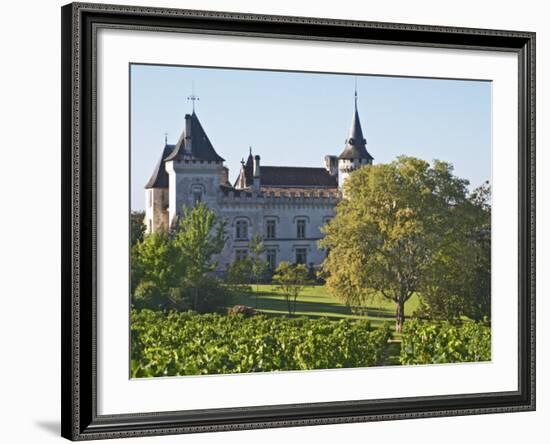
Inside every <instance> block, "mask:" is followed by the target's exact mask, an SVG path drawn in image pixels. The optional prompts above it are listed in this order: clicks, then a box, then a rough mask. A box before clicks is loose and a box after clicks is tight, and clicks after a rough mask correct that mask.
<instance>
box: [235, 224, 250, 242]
mask: <svg viewBox="0 0 550 444" xmlns="http://www.w3.org/2000/svg"><path fill="white" fill-rule="evenodd" d="M235 239H241V240H242V239H248V221H246V220H244V219H240V220H238V221H237V222H236V223H235Z"/></svg>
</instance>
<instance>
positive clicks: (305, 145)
mask: <svg viewBox="0 0 550 444" xmlns="http://www.w3.org/2000/svg"><path fill="white" fill-rule="evenodd" d="M356 78H357V89H358V97H359V100H358V108H359V116H360V118H361V123H362V126H363V132H364V134H365V137H366V139H367V149H368V151H369V152H370V153H371V155H372V156H373V157H374V162H375V163H386V162H391V161H392V160H393V159H395V158H396V157H397V156H399V155H401V154H406V155H411V156H416V157H420V158H422V159H425V160H428V161H432V160H433V159H440V160H444V161H447V162H450V163H452V164H453V165H454V167H455V174H456V175H458V176H460V177H463V178H466V179H468V180H470V183H471V186H472V187H475V186H478V185H480V184H481V183H482V182H483V181H485V180H488V179H490V176H491V83H490V82H487V81H468V80H442V79H422V78H404V77H381V76H366V75H362V76H357V77H356V76H353V75H346V74H316V73H296V72H277V71H256V70H240V69H213V68H191V67H173V66H153V65H132V67H131V137H132V141H131V207H132V210H140V209H143V207H144V198H145V193H144V188H143V187H144V185H145V183H146V182H147V180H148V178H149V176H150V175H151V173H152V171H153V169H154V166H155V164H156V162H157V161H158V158H159V156H160V154H161V152H162V148H163V146H164V133H165V132H166V133H168V143H176V141H177V139H178V138H179V136H180V133H181V131H182V129H183V127H184V116H185V114H186V113H190V112H191V110H192V105H191V102H190V101H188V100H187V97H188V96H189V95H190V94H191V91H192V85H194V91H195V94H196V95H197V96H198V97H199V98H200V99H199V101H197V102H196V107H195V109H196V113H197V115H198V117H199V119H200V121H201V123H202V125H203V127H204V129H205V131H206V133H207V134H208V137H209V138H210V141H211V142H212V144H213V145H214V148H215V149H216V151H217V152H218V154H219V155H220V156H222V157H223V158H225V159H226V165H227V166H228V167H229V177H230V180H231V181H233V180H234V179H235V178H236V176H237V174H238V171H239V166H240V164H239V162H240V160H241V158H243V157H246V156H247V155H248V149H249V147H250V146H251V147H252V150H253V152H254V154H260V156H261V159H262V160H261V161H262V165H286V166H311V167H313V166H322V162H323V157H324V156H325V154H336V155H338V154H340V152H341V151H342V149H343V147H344V140H345V139H346V137H347V134H348V130H349V127H350V124H351V119H352V115H353V106H354V105H353V100H354V99H353V96H354V83H355V79H356Z"/></svg>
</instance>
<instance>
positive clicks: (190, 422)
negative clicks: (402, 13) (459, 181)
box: [61, 3, 535, 440]
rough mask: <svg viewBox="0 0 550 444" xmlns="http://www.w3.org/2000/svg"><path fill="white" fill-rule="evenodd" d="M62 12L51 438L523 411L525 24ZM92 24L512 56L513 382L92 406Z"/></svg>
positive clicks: (531, 91)
mask: <svg viewBox="0 0 550 444" xmlns="http://www.w3.org/2000/svg"><path fill="white" fill-rule="evenodd" d="M61 15H62V33H61V48H62V62H61V63H62V64H61V72H62V78H61V83H62V88H61V89H62V96H61V103H62V127H61V135H62V196H61V198H62V247H61V249H62V276H61V280H62V304H61V309H62V329H61V337H62V436H64V437H65V438H68V439H71V440H85V439H101V438H119V437H135V436H147V435H163V434H177V433H193V432H209V431H224V430H239V429H253V428H269V427H288V426H304V425H315V424H334V423H349V422H363V421H379V420H394V419H408V418H426V417H435V416H454V415H473V414H485V413H501V412H518V411H528V410H534V409H535V33H532V32H518V31H502V30H488V29H468V28H450V27H439V26H424V25H410V24H396V23H379V22H362V21H352V20H333V19H323V18H305V17H283V16H266V15H252V14H236V13H225V12H211V11H192V10H178V9H162V8H147V7H132V6H117V5H103V4H85V3H72V4H68V5H66V6H64V7H63V8H62V10H61ZM98 27H117V28H125V29H129V30H132V29H144V28H146V29H148V30H153V31H154V30H163V31H166V30H169V31H173V32H206V33H215V34H221V35H224V34H231V35H242V36H261V37H266V38H267V37H271V38H282V37H284V38H292V39H310V40H319V41H339V42H354V43H377V44H392V45H411V46H424V47H436V48H461V49H469V50H486V51H510V52H513V53H515V54H517V57H518V62H519V63H518V64H519V75H518V79H519V139H518V159H519V183H518V193H519V208H518V214H519V232H518V245H519V268H518V277H519V287H518V300H519V319H518V321H519V323H518V344H519V347H518V363H519V368H518V378H519V380H518V390H517V391H510V392H496V393H472V394H466V395H452V396H446V395H445V396H427V397H415V398H393V399H388V400H383V401H380V400H365V401H340V402H325V403H313V404H297V405H275V406H261V407H240V408H220V409H209V410H193V411H172V412H151V413H143V414H120V415H109V416H100V415H98V414H97V408H96V406H97V386H96V383H97V381H96V371H95V365H96V358H95V352H96V340H95V339H96V294H95V292H96V243H95V233H96V231H95V230H96V213H97V207H96V174H97V165H96V161H95V156H96V146H95V143H96V137H95V122H96V115H95V113H96V109H95V106H96V100H95V97H96V95H95V93H96V92H95V89H94V88H95V82H94V75H95V72H94V69H95V68H94V66H95V41H94V39H95V36H96V34H95V32H96V30H97V29H98Z"/></svg>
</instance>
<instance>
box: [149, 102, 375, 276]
mask: <svg viewBox="0 0 550 444" xmlns="http://www.w3.org/2000/svg"><path fill="white" fill-rule="evenodd" d="M366 143H367V142H366V140H365V138H364V136H363V131H362V129H361V122H360V120H359V113H358V111H357V93H356V94H355V112H354V115H353V119H352V123H351V129H350V132H349V136H348V138H347V139H346V141H345V145H344V149H343V151H342V153H341V154H340V155H339V156H335V155H327V156H325V158H324V167H319V168H311V167H295V166H265V165H261V161H260V159H261V158H260V156H259V155H258V154H256V155H253V154H252V150H251V149H250V152H249V154H248V158H247V160H246V161H244V159H243V160H242V161H241V168H240V172H239V175H238V177H237V180H236V181H235V183H233V184H231V183H230V182H229V170H228V168H227V167H225V166H224V159H223V158H222V157H221V156H220V155H219V154H218V153H217V152H216V150H215V149H214V147H213V146H212V143H211V142H210V140H209V139H208V136H207V135H206V132H205V131H204V129H203V127H202V125H201V122H200V121H199V118H198V116H197V114H196V113H195V111H194V110H193V112H192V114H187V115H186V116H185V128H184V130H183V131H182V133H181V136H180V138H179V140H178V142H177V143H176V144H175V145H169V144H168V143H166V144H165V146H164V149H163V150H162V154H161V156H160V159H159V161H158V163H157V165H156V166H155V169H154V171H153V174H152V176H151V178H150V179H149V181H148V182H147V184H146V185H145V197H146V202H145V203H146V205H145V224H146V226H147V232H149V233H151V232H155V231H158V230H165V231H166V230H169V229H170V228H171V227H173V226H174V225H175V224H176V223H177V220H178V217H179V216H180V215H181V213H182V209H183V207H189V206H193V205H195V204H196V203H197V202H204V203H206V204H207V205H208V206H209V207H210V208H211V209H212V210H214V211H215V212H216V214H217V215H218V216H220V217H222V218H225V219H226V221H227V226H226V227H227V228H226V229H227V230H228V232H227V238H228V240H227V242H226V244H225V247H224V250H223V252H222V253H221V255H220V257H219V258H218V263H219V271H220V272H223V270H225V269H226V268H227V266H228V265H229V264H230V263H232V262H233V261H234V260H236V259H239V258H242V257H245V256H246V255H247V254H248V250H247V248H248V243H249V241H250V239H251V238H252V237H253V236H255V235H257V234H259V235H260V236H262V238H263V243H264V246H265V249H266V260H267V262H268V264H269V266H270V267H271V268H272V269H274V268H275V267H276V266H277V265H278V264H279V262H282V261H287V262H291V263H303V264H306V265H308V266H309V267H315V266H317V265H319V264H321V262H322V261H323V259H324V256H325V253H324V251H322V250H320V249H319V248H318V247H317V241H318V240H319V239H321V237H322V233H321V231H320V228H321V227H322V226H323V225H324V224H325V223H326V222H327V221H329V220H330V219H331V218H332V217H334V209H335V206H336V205H337V204H338V202H339V201H340V199H341V198H342V184H343V183H344V181H345V180H346V178H347V176H348V175H349V174H350V173H351V172H352V171H354V170H356V169H357V168H361V167H362V166H364V165H370V164H372V161H373V157H372V156H371V155H370V154H369V153H368V151H367V149H366Z"/></svg>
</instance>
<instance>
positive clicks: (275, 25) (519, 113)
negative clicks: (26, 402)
mask: <svg viewBox="0 0 550 444" xmlns="http://www.w3.org/2000/svg"><path fill="white" fill-rule="evenodd" d="M61 12H62V129H61V130H62V203H63V215H62V221H63V226H62V234H63V235H62V258H63V265H62V352H63V353H62V435H63V436H64V437H66V438H68V439H71V440H84V439H100V438H116V437H130V436H146V435H161V434H175V433H193V432H205V431H223V430H237V429H251V428H268V427H286V426H300V425H315V424H331V423H343V422H360V421H378V420H390V419H403V418H425V417H433V416H452V415H471V414H483V413H498V412H515V411H527V410H533V409H534V408H535V353H534V351H535V264H534V258H535V226H534V224H535V222H534V221H535V206H534V203H535V176H534V175H535V137H534V136H535V35H534V33H529V32H518V31H501V30H484V29H465V28H447V27H438V26H423V25H405V24H395V23H374V22H359V21H342V20H333V19H322V18H305V17H282V16H260V15H250V14H235V13H224V12H206V11H191V10H176V9H161V8H145V7H130V6H117V5H100V4H94V5H91V4H84V3H82V4H80V3H73V4H69V5H66V6H64V7H63V8H62V11H61Z"/></svg>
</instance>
